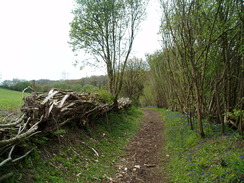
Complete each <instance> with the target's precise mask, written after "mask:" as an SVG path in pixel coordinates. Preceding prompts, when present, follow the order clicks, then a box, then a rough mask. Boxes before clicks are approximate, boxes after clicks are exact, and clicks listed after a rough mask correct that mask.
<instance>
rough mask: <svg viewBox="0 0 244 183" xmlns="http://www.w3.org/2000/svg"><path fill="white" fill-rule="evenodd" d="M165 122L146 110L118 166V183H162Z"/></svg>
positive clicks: (163, 180)
mask: <svg viewBox="0 0 244 183" xmlns="http://www.w3.org/2000/svg"><path fill="white" fill-rule="evenodd" d="M163 143H164V139H163V122H162V120H161V116H160V114H159V112H157V111H155V110H153V109H144V120H143V123H142V124H141V126H140V129H139V131H138V132H137V133H136V135H135V136H134V138H133V139H132V140H131V142H130V143H129V145H128V146H127V147H126V148H125V151H126V153H125V155H124V156H123V157H122V158H121V162H120V164H119V165H118V169H119V171H118V174H117V176H116V181H115V182H117V183H143V182H146V183H162V182H166V180H165V178H164V175H163V168H162V167H163V162H162V161H161V159H162V152H163V149H162V148H163Z"/></svg>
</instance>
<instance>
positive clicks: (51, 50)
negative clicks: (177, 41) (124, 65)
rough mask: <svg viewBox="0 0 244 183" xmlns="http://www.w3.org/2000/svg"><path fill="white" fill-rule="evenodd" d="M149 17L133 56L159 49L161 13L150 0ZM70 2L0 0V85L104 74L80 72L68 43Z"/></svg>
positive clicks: (92, 69) (67, 0) (135, 44)
mask: <svg viewBox="0 0 244 183" xmlns="http://www.w3.org/2000/svg"><path fill="white" fill-rule="evenodd" d="M150 1H151V2H150V4H149V7H148V17H147V19H146V21H145V22H143V23H142V25H141V29H142V30H141V31H140V33H138V35H137V38H136V40H135V42H134V45H133V55H131V56H136V57H139V58H145V57H144V55H145V53H153V52H154V51H155V50H157V49H160V43H159V39H160V36H158V35H157V32H158V30H159V25H160V13H159V12H160V10H159V5H158V2H157V0H150ZM72 9H73V0H0V82H1V81H3V80H7V79H13V78H18V79H27V80H32V79H53V80H59V79H62V77H63V76H62V73H67V74H66V79H79V78H81V77H85V76H91V75H101V74H106V72H105V71H103V70H101V69H96V68H85V69H83V70H79V67H74V66H73V63H74V61H75V60H76V59H77V58H76V57H75V56H74V53H73V52H72V50H71V48H70V46H69V44H68V43H67V42H68V41H69V30H70V26H69V23H70V22H71V21H72V17H73V15H72V14H71V11H72Z"/></svg>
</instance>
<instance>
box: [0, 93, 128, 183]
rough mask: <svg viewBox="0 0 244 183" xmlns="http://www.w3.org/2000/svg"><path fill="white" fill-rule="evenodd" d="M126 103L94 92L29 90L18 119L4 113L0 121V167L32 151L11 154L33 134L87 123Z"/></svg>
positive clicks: (125, 99) (123, 99)
mask: <svg viewBox="0 0 244 183" xmlns="http://www.w3.org/2000/svg"><path fill="white" fill-rule="evenodd" d="M130 104H131V101H130V100H129V99H128V98H121V99H119V100H118V105H117V106H115V105H114V104H107V103H106V102H105V100H103V99H102V98H101V97H99V95H97V94H94V95H93V94H84V93H83V94H79V93H75V92H73V91H63V90H60V89H52V90H50V91H49V93H47V94H45V93H37V92H32V94H31V95H29V96H27V97H25V98H24V105H23V106H22V108H21V111H22V115H21V116H20V117H19V118H17V119H14V120H13V119H12V121H11V120H10V121H9V119H10V116H7V117H5V118H4V119H2V121H0V168H1V167H2V166H3V165H5V164H6V163H7V162H15V161H18V160H20V159H22V158H24V157H26V156H27V155H28V154H29V153H30V152H31V151H32V150H29V151H27V152H24V153H23V154H24V155H21V156H18V157H13V154H15V153H14V151H15V148H16V146H19V145H20V144H23V142H24V141H26V140H27V139H28V138H30V137H32V136H33V135H35V134H37V133H49V132H50V133H52V132H54V131H55V130H58V129H61V128H62V126H63V125H65V124H67V123H70V122H75V123H77V124H78V125H87V126H89V124H90V123H91V122H92V121H95V120H94V119H96V118H97V117H99V116H101V115H104V114H107V113H108V112H110V111H111V110H113V109H115V108H116V109H123V108H126V107H128V106H130ZM2 157H5V158H3V159H2ZM6 176H7V177H9V176H12V175H11V174H5V175H1V174H0V181H1V180H2V179H3V178H4V179H5V178H6Z"/></svg>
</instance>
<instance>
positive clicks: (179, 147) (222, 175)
mask: <svg viewBox="0 0 244 183" xmlns="http://www.w3.org/2000/svg"><path fill="white" fill-rule="evenodd" d="M159 110H160V111H161V112H162V114H163V119H164V122H165V131H164V133H165V134H164V135H165V139H166V146H165V148H164V158H163V159H164V161H167V162H168V163H167V164H168V166H167V168H165V170H164V171H166V172H167V174H168V179H169V181H170V182H177V183H178V182H180V183H189V182H192V183H198V182H199V183H201V182H204V183H208V182H209V183H218V182H226V183H238V182H244V173H243V172H244V153H243V140H242V138H241V137H240V136H239V135H238V133H237V132H235V131H233V130H231V129H229V128H227V127H226V128H227V129H226V131H227V132H226V135H224V136H223V135H220V125H217V124H216V125H213V124H212V125H210V124H208V123H207V122H206V121H204V130H205V133H206V136H207V137H206V138H205V139H201V138H200V137H199V135H198V132H197V130H196V129H197V124H196V122H195V123H194V130H191V129H190V126H189V124H188V123H187V120H186V116H185V115H183V114H180V113H177V112H172V111H168V110H164V109H159Z"/></svg>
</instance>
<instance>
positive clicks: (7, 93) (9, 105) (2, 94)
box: [0, 88, 26, 111]
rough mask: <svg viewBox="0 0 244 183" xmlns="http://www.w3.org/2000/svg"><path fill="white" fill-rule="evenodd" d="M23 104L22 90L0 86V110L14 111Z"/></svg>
mask: <svg viewBox="0 0 244 183" xmlns="http://www.w3.org/2000/svg"><path fill="white" fill-rule="evenodd" d="M25 96H26V94H25ZM22 105H23V101H22V93H21V92H18V91H13V90H7V89H2V88H0V110H4V111H14V110H16V109H18V108H19V107H21V106H22Z"/></svg>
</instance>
